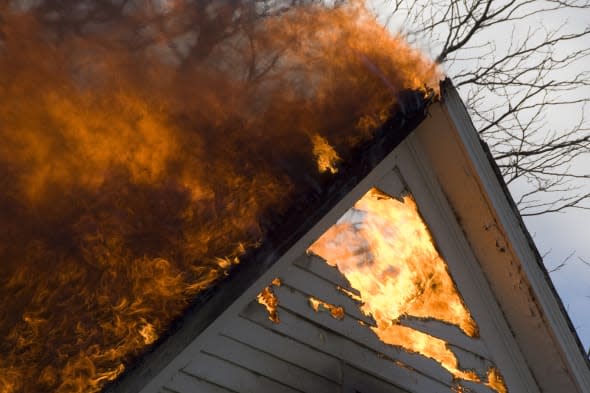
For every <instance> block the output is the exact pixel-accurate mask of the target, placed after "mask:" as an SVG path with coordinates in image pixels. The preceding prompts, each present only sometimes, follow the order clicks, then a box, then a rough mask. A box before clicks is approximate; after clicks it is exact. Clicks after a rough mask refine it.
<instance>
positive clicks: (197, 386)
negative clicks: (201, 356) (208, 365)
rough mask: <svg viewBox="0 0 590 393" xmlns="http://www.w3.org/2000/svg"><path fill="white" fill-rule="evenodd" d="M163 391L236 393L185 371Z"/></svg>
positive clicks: (168, 383) (173, 379)
mask: <svg viewBox="0 0 590 393" xmlns="http://www.w3.org/2000/svg"><path fill="white" fill-rule="evenodd" d="M163 391H164V392H166V393H168V392H174V393H189V392H190V393H236V392H235V391H234V390H228V389H225V388H223V387H221V386H218V385H214V384H212V383H210V382H207V381H204V380H202V379H200V378H196V377H194V376H192V375H189V374H187V373H185V372H183V371H179V372H177V373H176V374H175V375H174V376H173V377H172V378H171V379H170V381H168V382H167V383H166V386H165V387H164V389H163Z"/></svg>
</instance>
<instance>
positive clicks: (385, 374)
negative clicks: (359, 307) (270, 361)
mask: <svg viewBox="0 0 590 393" xmlns="http://www.w3.org/2000/svg"><path fill="white" fill-rule="evenodd" d="M323 314H325V313H323ZM242 315H243V317H244V318H247V319H249V320H250V321H252V322H254V323H257V324H259V325H261V326H264V327H266V328H268V329H272V330H273V331H276V332H278V333H280V334H283V335H286V336H289V337H291V338H292V339H294V340H296V341H299V342H301V343H303V344H306V345H309V346H312V347H314V348H317V349H318V350H319V351H322V352H324V353H326V354H329V355H331V356H334V357H336V358H339V359H342V360H343V361H345V362H347V363H349V364H351V365H354V366H355V367H357V368H358V369H359V370H362V371H364V372H366V373H367V374H370V375H374V376H378V377H379V378H381V379H383V380H384V381H387V382H389V383H391V384H393V385H396V386H400V387H402V388H404V389H407V390H409V391H412V392H438V391H445V390H444V389H446V391H447V392H448V389H449V387H450V385H451V379H452V378H451V376H450V374H448V373H447V372H446V370H444V369H442V367H440V365H438V363H436V362H435V361H433V360H429V359H426V358H424V357H421V356H419V355H414V354H409V353H407V352H405V351H403V350H401V349H397V348H394V347H391V346H386V350H385V351H384V352H386V354H383V353H382V352H380V351H376V350H373V349H371V348H369V347H367V346H365V345H362V344H361V343H359V342H357V341H354V340H353V339H352V338H350V337H346V336H345V335H342V334H339V333H337V332H334V331H331V329H326V328H325V327H324V326H322V325H321V324H317V323H314V322H313V321H310V320H307V319H304V318H301V317H300V316H299V315H297V314H294V313H292V312H290V311H288V310H286V309H282V310H280V311H279V317H280V318H281V322H280V323H273V322H271V321H270V320H268V317H267V314H266V311H265V310H264V309H263V308H262V307H261V306H260V305H259V304H257V303H251V305H250V306H249V307H247V308H246V309H245V310H244V312H243V314H242ZM326 316H327V315H326ZM328 318H330V319H332V318H331V317H328ZM333 321H334V322H341V321H336V320H333ZM368 333H370V334H372V332H370V331H369V332H368ZM381 345H383V344H381ZM387 353H389V355H388V356H389V357H388V356H386V355H387ZM402 353H403V354H404V355H405V357H406V360H408V359H407V358H409V357H412V356H413V357H416V358H417V359H419V360H420V361H423V362H424V367H423V368H427V367H426V366H427V365H428V366H429V368H427V370H426V371H427V372H428V375H424V374H422V373H420V372H418V371H415V370H411V369H407V368H404V367H402V366H401V365H398V364H397V363H395V361H393V360H392V359H393V358H400V357H402V356H398V355H400V354H402ZM437 374H438V375H440V376H442V377H441V379H444V380H445V381H446V383H445V382H441V381H439V380H437V379H435V377H434V376H433V375H437Z"/></svg>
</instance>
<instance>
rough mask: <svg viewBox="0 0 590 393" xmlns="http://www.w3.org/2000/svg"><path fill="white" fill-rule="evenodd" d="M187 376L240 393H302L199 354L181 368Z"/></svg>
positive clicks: (228, 363)
mask: <svg viewBox="0 0 590 393" xmlns="http://www.w3.org/2000/svg"><path fill="white" fill-rule="evenodd" d="M183 371H184V372H186V373H187V374H189V375H193V376H195V377H197V378H200V379H203V380H205V381H209V382H211V383H212V384H215V385H218V386H222V387H224V388H226V389H228V390H233V391H236V392H240V393H261V392H273V393H302V392H301V391H300V390H295V389H293V388H290V387H288V386H285V385H283V384H281V383H278V382H276V381H273V380H271V379H269V378H267V377H265V376H263V375H260V374H258V373H255V372H252V371H250V370H246V369H245V368H243V367H240V366H239V365H236V364H233V363H231V362H229V361H227V360H224V359H220V358H219V357H217V356H211V355H208V354H205V353H199V354H198V355H197V356H195V358H194V359H193V361H191V362H190V363H189V364H188V365H186V366H185V367H184V368H183Z"/></svg>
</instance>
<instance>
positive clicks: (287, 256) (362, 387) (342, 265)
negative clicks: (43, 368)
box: [107, 82, 590, 393]
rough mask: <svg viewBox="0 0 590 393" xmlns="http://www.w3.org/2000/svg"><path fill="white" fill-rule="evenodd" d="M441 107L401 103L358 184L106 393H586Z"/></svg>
mask: <svg viewBox="0 0 590 393" xmlns="http://www.w3.org/2000/svg"><path fill="white" fill-rule="evenodd" d="M441 96H442V97H441V100H440V102H437V103H434V104H430V105H429V104H427V103H426V102H423V103H422V104H421V105H416V104H415V103H414V104H412V103H408V105H409V106H412V105H414V107H413V109H414V111H413V112H404V113H403V115H401V116H402V117H404V119H403V120H402V119H400V118H397V119H396V122H392V123H391V126H392V127H394V128H396V130H395V133H393V135H397V136H396V137H394V138H391V135H392V132H391V131H393V130H388V132H386V133H384V134H382V135H381V136H378V138H380V139H378V141H377V142H376V141H373V142H372V145H371V146H368V147H366V149H365V150H364V151H362V152H361V153H360V156H359V157H358V161H356V163H357V164H358V165H359V166H360V167H354V166H351V167H349V168H348V170H350V171H353V176H354V179H355V180H354V181H352V182H346V181H343V182H342V183H339V184H338V186H337V187H334V188H332V189H331V190H330V192H329V193H330V194H332V195H333V196H334V195H335V196H334V198H333V199H332V198H330V197H328V198H326V200H325V201H322V203H320V204H319V205H317V206H314V210H313V211H310V212H309V214H308V215H306V216H305V217H301V216H299V217H298V218H296V219H294V221H290V220H289V221H286V222H285V223H284V227H285V228H288V229H287V231H292V233H294V235H292V236H290V235H289V233H288V232H287V233H286V236H284V237H283V236H279V238H280V239H281V240H278V242H276V243H274V244H273V246H272V247H270V248H268V249H266V250H264V251H262V252H261V253H260V254H257V255H253V258H254V259H255V260H256V262H255V263H247V264H246V263H244V264H242V265H240V266H239V267H237V268H236V269H235V271H236V272H237V273H235V274H234V273H233V272H231V273H230V275H229V276H228V277H227V278H225V279H224V281H223V282H221V283H220V284H219V285H217V286H216V287H214V288H213V289H212V290H211V291H210V292H209V293H207V294H205V295H204V296H203V297H202V300H200V301H199V302H198V304H196V305H194V308H193V309H191V311H189V312H188V313H187V314H186V315H185V316H184V319H183V320H182V322H181V323H180V325H179V326H178V328H177V330H176V331H175V332H174V333H172V334H171V335H170V336H169V337H168V338H167V339H165V340H164V341H163V342H162V344H161V346H159V347H157V348H156V349H155V350H154V352H152V353H149V354H148V355H147V356H145V358H144V359H143V360H142V361H140V362H139V363H138V365H137V366H136V368H135V369H132V370H131V371H130V372H129V373H127V374H124V375H123V377H122V378H121V379H120V380H118V381H117V382H116V383H115V384H113V385H112V386H111V387H110V389H107V391H108V392H146V393H147V392H178V393H184V392H351V393H352V392H450V391H460V392H500V393H504V392H542V391H545V392H587V391H589V389H590V379H589V378H590V372H589V371H590V369H589V368H588V362H587V360H586V359H585V356H584V354H583V350H582V348H581V346H580V344H579V342H578V340H577V338H576V335H575V332H574V330H573V328H572V326H571V323H570V321H569V319H568V317H567V315H566V313H565V312H564V309H563V306H562V304H561V302H560V301H559V298H558V297H557V296H556V294H555V291H554V289H553V287H552V286H551V284H550V281H549V278H548V276H547V273H546V271H545V269H544V268H543V265H542V261H541V258H540V256H539V254H538V252H537V250H536V248H535V246H534V244H533V242H532V240H531V238H530V236H529V234H528V233H527V231H526V229H525V228H524V225H523V223H522V220H521V218H520V216H519V215H518V211H517V210H516V207H515V205H514V203H513V202H512V200H511V198H510V197H509V194H508V192H507V189H506V186H505V185H504V183H503V181H502V179H501V177H500V175H499V172H498V171H497V168H496V167H495V165H494V163H493V160H492V159H491V157H490V155H489V152H488V151H487V149H486V147H485V145H484V144H482V142H481V141H480V139H479V137H478V135H477V133H476V131H475V129H474V128H473V125H472V124H471V121H470V119H469V116H468V115H467V112H466V111H465V109H464V107H463V104H462V103H461V101H460V99H459V98H458V95H457V93H456V92H455V90H454V88H453V87H452V85H451V84H450V83H448V82H445V83H444V84H443V87H442V92H441ZM424 115H425V116H424ZM399 124H404V125H403V126H399V127H398V126H396V125H399ZM404 133H406V134H407V133H409V135H408V136H407V137H405V138H403V140H402V138H400V137H399V135H402V134H404ZM375 145H377V146H375ZM361 168H370V169H367V171H366V172H363V171H362V169H361ZM275 239H276V238H275ZM275 241H277V240H275Z"/></svg>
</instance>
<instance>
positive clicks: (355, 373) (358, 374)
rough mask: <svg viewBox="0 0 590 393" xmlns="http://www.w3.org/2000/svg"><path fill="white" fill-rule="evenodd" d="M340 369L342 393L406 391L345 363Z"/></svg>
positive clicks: (402, 392)
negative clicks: (342, 379)
mask: <svg viewBox="0 0 590 393" xmlns="http://www.w3.org/2000/svg"><path fill="white" fill-rule="evenodd" d="M342 371H343V372H342V375H343V378H344V381H343V389H342V393H358V392H362V393H408V392H407V391H406V390H403V389H401V388H398V387H396V386H393V385H391V384H390V383H388V382H387V381H384V380H382V379H379V378H377V377H375V376H372V375H369V374H367V373H366V372H363V371H361V370H358V369H357V368H355V367H352V366H350V365H345V366H344V369H343V370H342Z"/></svg>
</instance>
